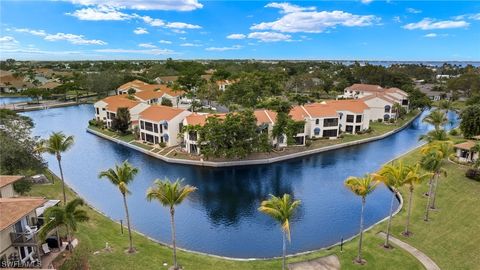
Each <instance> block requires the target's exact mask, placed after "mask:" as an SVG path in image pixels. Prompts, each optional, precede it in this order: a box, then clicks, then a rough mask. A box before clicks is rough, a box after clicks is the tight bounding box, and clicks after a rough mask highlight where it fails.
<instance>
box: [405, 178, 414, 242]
mask: <svg viewBox="0 0 480 270" xmlns="http://www.w3.org/2000/svg"><path fill="white" fill-rule="evenodd" d="M412 199H413V186H410V198H408V212H407V223H406V225H405V231H404V232H403V235H405V236H408V235H409V234H410V231H408V227H409V226H410V215H411V213H412Z"/></svg>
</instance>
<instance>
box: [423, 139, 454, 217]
mask: <svg viewBox="0 0 480 270" xmlns="http://www.w3.org/2000/svg"><path fill="white" fill-rule="evenodd" d="M420 151H421V152H422V153H423V154H427V153H429V152H432V151H433V152H438V153H437V154H438V155H439V157H440V158H441V161H440V164H439V166H443V163H444V162H445V161H446V160H447V159H448V156H449V155H450V153H451V152H452V151H453V143H452V142H451V141H435V142H432V143H430V144H428V145H427V146H425V147H423V148H422V149H421V150H420ZM442 173H443V171H441V172H440V174H442ZM440 174H439V175H438V177H436V178H435V181H434V182H433V184H434V189H433V198H432V205H431V208H432V209H435V200H436V198H437V189H438V185H439V181H438V180H439V176H440Z"/></svg>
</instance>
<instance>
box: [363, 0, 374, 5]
mask: <svg viewBox="0 0 480 270" xmlns="http://www.w3.org/2000/svg"><path fill="white" fill-rule="evenodd" d="M360 2H362V4H370V3H371V2H373V0H360Z"/></svg>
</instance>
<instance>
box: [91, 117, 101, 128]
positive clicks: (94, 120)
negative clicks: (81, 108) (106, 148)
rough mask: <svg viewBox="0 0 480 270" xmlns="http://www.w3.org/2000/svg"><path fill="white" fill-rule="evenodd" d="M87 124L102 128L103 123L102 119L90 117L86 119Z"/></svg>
mask: <svg viewBox="0 0 480 270" xmlns="http://www.w3.org/2000/svg"><path fill="white" fill-rule="evenodd" d="M88 124H89V125H90V126H94V127H98V128H103V127H104V125H105V123H104V122H103V121H99V120H97V119H92V120H90V121H88Z"/></svg>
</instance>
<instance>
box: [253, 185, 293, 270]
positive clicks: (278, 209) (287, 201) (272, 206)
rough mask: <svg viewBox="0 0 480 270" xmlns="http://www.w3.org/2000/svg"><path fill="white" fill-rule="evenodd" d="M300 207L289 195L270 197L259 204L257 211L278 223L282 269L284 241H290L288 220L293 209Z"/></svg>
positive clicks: (285, 245)
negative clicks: (280, 228)
mask: <svg viewBox="0 0 480 270" xmlns="http://www.w3.org/2000/svg"><path fill="white" fill-rule="evenodd" d="M298 206H300V201H299V200H292V198H291V196H290V195H289V194H283V196H282V197H276V196H274V195H270V199H268V200H265V201H263V202H262V203H261V205H260V207H259V208H258V211H260V212H262V213H265V214H267V215H269V216H270V217H272V218H273V219H275V220H276V221H278V222H279V223H280V226H281V227H282V236H283V253H282V257H283V261H282V269H283V270H285V269H286V268H285V267H286V255H287V243H286V240H287V239H288V241H289V242H290V241H291V238H290V220H291V219H292V217H293V214H294V213H295V209H297V208H298Z"/></svg>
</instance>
